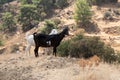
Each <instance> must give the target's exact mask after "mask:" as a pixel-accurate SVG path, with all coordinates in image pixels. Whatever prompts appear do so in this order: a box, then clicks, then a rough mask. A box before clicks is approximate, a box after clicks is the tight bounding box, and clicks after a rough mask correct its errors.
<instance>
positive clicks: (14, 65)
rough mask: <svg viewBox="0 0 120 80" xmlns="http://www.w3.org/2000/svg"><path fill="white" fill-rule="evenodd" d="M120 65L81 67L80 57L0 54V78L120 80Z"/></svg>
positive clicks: (2, 79) (17, 79)
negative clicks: (37, 56)
mask: <svg viewBox="0 0 120 80" xmlns="http://www.w3.org/2000/svg"><path fill="white" fill-rule="evenodd" d="M119 74H120V66H119V65H117V64H116V65H113V64H111V65H110V64H105V63H100V65H99V66H96V67H95V66H93V67H85V68H84V69H83V67H80V66H79V64H78V59H74V58H62V57H53V56H48V55H40V57H39V58H35V57H34V55H32V54H31V55H30V56H26V55H25V54H7V55H1V56H0V80H120V75H119Z"/></svg>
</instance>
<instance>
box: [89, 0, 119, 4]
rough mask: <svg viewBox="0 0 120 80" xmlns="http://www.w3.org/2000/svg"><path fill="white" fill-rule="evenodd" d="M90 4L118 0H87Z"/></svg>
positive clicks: (115, 1)
mask: <svg viewBox="0 0 120 80" xmlns="http://www.w3.org/2000/svg"><path fill="white" fill-rule="evenodd" d="M87 1H88V2H89V3H91V4H96V5H101V4H104V3H117V2H118V0H87Z"/></svg>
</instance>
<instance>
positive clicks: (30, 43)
mask: <svg viewBox="0 0 120 80" xmlns="http://www.w3.org/2000/svg"><path fill="white" fill-rule="evenodd" d="M57 33H58V32H57V30H56V29H52V31H51V32H50V34H49V35H52V34H57ZM25 38H26V40H27V47H26V49H25V52H26V53H27V52H29V54H30V48H31V46H35V42H34V36H33V34H32V35H30V33H29V32H28V33H26V36H25Z"/></svg>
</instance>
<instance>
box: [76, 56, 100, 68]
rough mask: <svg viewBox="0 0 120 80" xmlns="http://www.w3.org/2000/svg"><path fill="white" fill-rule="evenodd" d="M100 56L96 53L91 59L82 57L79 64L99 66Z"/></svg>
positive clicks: (82, 65)
mask: <svg viewBox="0 0 120 80" xmlns="http://www.w3.org/2000/svg"><path fill="white" fill-rule="evenodd" d="M100 61H101V60H100V58H99V57H98V56H96V55H94V56H93V57H90V58H89V59H80V60H79V62H78V64H79V66H80V67H83V68H85V67H87V66H88V67H92V66H98V65H99V63H100Z"/></svg>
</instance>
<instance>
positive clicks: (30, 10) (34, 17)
mask: <svg viewBox="0 0 120 80" xmlns="http://www.w3.org/2000/svg"><path fill="white" fill-rule="evenodd" d="M39 20H40V18H39V14H38V13H37V10H36V6H35V5H31V4H26V5H22V6H21V9H20V14H19V19H18V21H19V22H20V23H21V24H22V29H23V31H27V30H29V29H31V28H33V26H34V25H35V24H37V23H38V21H39Z"/></svg>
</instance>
